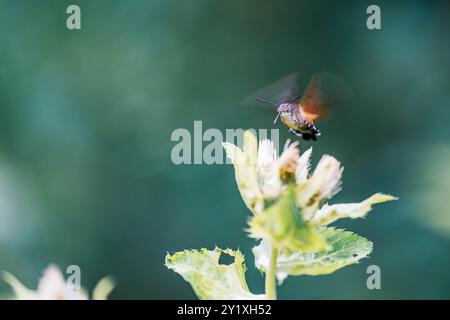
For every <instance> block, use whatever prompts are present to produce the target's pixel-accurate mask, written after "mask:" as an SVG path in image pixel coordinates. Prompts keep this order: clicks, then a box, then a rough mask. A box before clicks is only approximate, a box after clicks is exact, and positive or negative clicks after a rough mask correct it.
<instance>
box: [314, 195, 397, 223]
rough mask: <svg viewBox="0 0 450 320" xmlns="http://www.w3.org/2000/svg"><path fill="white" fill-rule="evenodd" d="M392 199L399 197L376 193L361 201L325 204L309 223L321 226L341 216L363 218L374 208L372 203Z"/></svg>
mask: <svg viewBox="0 0 450 320" xmlns="http://www.w3.org/2000/svg"><path fill="white" fill-rule="evenodd" d="M392 200H397V198H396V197H393V196H390V195H387V194H382V193H376V194H374V195H372V196H371V197H369V198H367V199H366V200H364V201H362V202H359V203H341V204H334V205H331V206H330V205H328V204H325V205H323V207H322V208H320V210H318V211H317V212H316V213H315V214H314V216H313V217H312V219H311V220H309V221H308V223H309V224H311V225H314V226H320V225H326V224H329V223H331V222H334V221H336V220H337V219H341V218H351V219H356V218H362V217H364V216H365V215H366V214H367V213H368V212H369V211H371V210H372V205H374V204H377V203H381V202H386V201H392Z"/></svg>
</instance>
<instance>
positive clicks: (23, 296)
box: [3, 265, 114, 300]
mask: <svg viewBox="0 0 450 320" xmlns="http://www.w3.org/2000/svg"><path fill="white" fill-rule="evenodd" d="M3 278H4V280H5V281H6V282H7V283H8V284H9V285H10V286H11V288H12V289H13V291H14V294H15V299H17V300H87V299H89V296H88V294H87V292H86V290H84V289H83V288H79V289H77V288H72V287H71V286H69V285H68V284H67V282H66V280H65V279H64V275H63V273H62V272H61V269H59V268H58V267H57V266H55V265H49V266H48V267H47V269H46V270H45V271H44V274H43V276H42V278H41V279H40V280H39V283H38V286H37V289H36V290H31V289H28V288H26V287H25V286H24V285H23V284H22V283H21V282H20V281H19V280H18V279H17V278H16V277H14V276H13V275H12V274H10V273H8V272H3ZM113 288H114V283H113V281H112V280H111V279H110V278H108V277H106V278H103V279H102V280H100V282H99V283H98V284H97V286H96V287H95V289H94V290H93V299H95V300H104V299H106V298H107V297H108V295H109V294H110V292H111V291H112V289H113Z"/></svg>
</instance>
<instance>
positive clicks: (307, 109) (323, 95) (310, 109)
mask: <svg viewBox="0 0 450 320" xmlns="http://www.w3.org/2000/svg"><path fill="white" fill-rule="evenodd" d="M352 97H353V91H352V88H351V87H350V86H349V85H348V84H347V83H346V82H345V81H344V80H343V79H341V78H339V77H338V76H336V75H333V74H331V73H328V72H319V73H316V74H314V75H313V76H312V77H311V80H310V81H309V83H308V86H307V87H306V89H305V92H304V93H303V96H302V97H301V99H300V107H301V109H302V111H303V113H304V114H305V117H306V118H307V119H308V120H309V121H314V120H316V119H317V118H319V117H321V116H324V115H326V114H327V113H328V108H329V107H330V106H331V105H336V104H339V103H341V102H343V101H346V100H348V99H351V98H352Z"/></svg>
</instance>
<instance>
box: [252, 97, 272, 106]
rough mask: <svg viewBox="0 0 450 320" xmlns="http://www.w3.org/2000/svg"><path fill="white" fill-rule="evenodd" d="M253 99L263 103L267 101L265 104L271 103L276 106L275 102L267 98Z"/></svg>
mask: <svg viewBox="0 0 450 320" xmlns="http://www.w3.org/2000/svg"><path fill="white" fill-rule="evenodd" d="M255 100H256V101H259V102H263V103H267V104H271V105H273V106H276V104H275V103H273V102H272V101H269V100H264V99H259V98H255Z"/></svg>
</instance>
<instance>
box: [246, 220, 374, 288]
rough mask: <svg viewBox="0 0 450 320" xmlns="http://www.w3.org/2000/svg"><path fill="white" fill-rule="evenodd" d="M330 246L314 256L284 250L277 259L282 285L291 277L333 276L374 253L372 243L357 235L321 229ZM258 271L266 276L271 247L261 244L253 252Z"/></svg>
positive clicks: (279, 279)
mask: <svg viewBox="0 0 450 320" xmlns="http://www.w3.org/2000/svg"><path fill="white" fill-rule="evenodd" d="M319 232H320V234H322V235H323V236H324V238H325V239H326V242H327V243H328V245H329V248H328V249H327V250H321V251H319V252H314V253H303V252H293V251H290V250H281V251H280V252H279V253H278V259H277V279H278V281H279V282H282V281H283V280H284V279H285V278H286V277H287V276H288V275H292V276H298V275H311V276H315V275H323V274H330V273H333V272H334V271H336V270H338V269H340V268H343V267H345V266H348V265H351V264H354V263H358V261H359V260H361V259H362V258H365V257H367V256H368V255H369V254H370V252H372V243H371V242H370V241H369V240H367V239H366V238H363V237H361V236H358V235H357V234H355V233H353V232H350V231H344V230H342V229H334V228H325V227H323V228H320V230H319ZM253 254H254V255H255V265H256V267H257V268H258V269H259V270H260V271H262V272H264V271H265V270H266V268H267V266H268V263H269V255H270V246H269V245H268V244H267V242H265V241H262V242H261V243H260V244H259V245H258V246H257V247H255V248H254V249H253Z"/></svg>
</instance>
